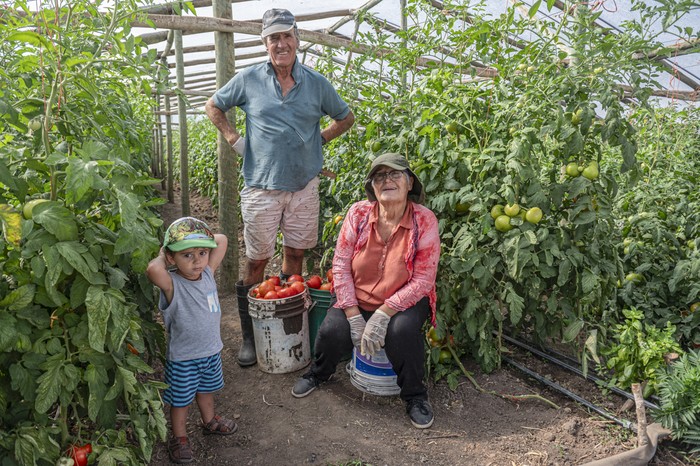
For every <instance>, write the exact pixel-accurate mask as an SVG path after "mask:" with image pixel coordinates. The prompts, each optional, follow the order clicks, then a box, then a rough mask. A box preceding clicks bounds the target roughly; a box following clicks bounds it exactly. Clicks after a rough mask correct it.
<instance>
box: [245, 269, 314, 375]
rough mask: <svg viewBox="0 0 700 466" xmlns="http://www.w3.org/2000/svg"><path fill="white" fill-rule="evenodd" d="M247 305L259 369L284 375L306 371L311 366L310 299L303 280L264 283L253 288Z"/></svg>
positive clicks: (273, 279)
mask: <svg viewBox="0 0 700 466" xmlns="http://www.w3.org/2000/svg"><path fill="white" fill-rule="evenodd" d="M297 277H298V279H297ZM276 283H277V284H276ZM248 303H249V304H248V312H249V313H250V317H251V318H252V321H253V336H254V337H255V352H256V356H257V360H258V368H259V369H260V370H261V371H263V372H268V373H271V374H284V373H288V372H294V371H297V370H299V369H302V368H304V367H306V366H307V365H308V364H309V362H311V348H310V346H309V315H308V309H309V307H310V305H311V299H310V298H309V293H308V290H307V288H306V285H305V284H304V281H303V278H302V277H301V276H299V275H296V276H295V275H292V276H291V277H290V278H289V280H288V281H287V282H286V283H280V282H279V278H278V277H273V278H271V279H268V280H265V281H264V282H262V283H260V284H258V285H257V286H255V287H253V289H252V290H251V292H250V296H248Z"/></svg>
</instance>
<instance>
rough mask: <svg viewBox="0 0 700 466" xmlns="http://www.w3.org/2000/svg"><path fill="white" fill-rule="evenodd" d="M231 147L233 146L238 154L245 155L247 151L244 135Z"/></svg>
mask: <svg viewBox="0 0 700 466" xmlns="http://www.w3.org/2000/svg"><path fill="white" fill-rule="evenodd" d="M231 147H233V151H234V152H235V153H236V154H238V155H243V153H244V152H245V138H244V137H243V136H241V137H239V138H238V139H237V140H236V142H234V143H233V145H232V146H231Z"/></svg>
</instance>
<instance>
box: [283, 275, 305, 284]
mask: <svg viewBox="0 0 700 466" xmlns="http://www.w3.org/2000/svg"><path fill="white" fill-rule="evenodd" d="M294 282H302V283H304V277H302V276H301V275H298V274H296V273H295V274H294V275H291V276H290V277H289V278H288V279H287V283H294Z"/></svg>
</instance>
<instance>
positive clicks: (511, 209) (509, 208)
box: [503, 204, 520, 217]
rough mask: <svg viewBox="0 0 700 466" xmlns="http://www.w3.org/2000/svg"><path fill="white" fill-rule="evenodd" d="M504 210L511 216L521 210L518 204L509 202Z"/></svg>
mask: <svg viewBox="0 0 700 466" xmlns="http://www.w3.org/2000/svg"><path fill="white" fill-rule="evenodd" d="M503 212H504V213H505V214H506V215H507V216H509V217H515V216H516V215H518V213H519V212H520V206H519V205H518V204H512V205H511V204H508V205H507V206H505V207H504V208H503Z"/></svg>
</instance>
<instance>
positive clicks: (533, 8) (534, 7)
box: [527, 0, 542, 18]
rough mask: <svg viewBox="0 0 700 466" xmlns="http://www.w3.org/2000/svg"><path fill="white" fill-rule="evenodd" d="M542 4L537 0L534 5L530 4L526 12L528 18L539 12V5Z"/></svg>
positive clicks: (540, 0)
mask: <svg viewBox="0 0 700 466" xmlns="http://www.w3.org/2000/svg"><path fill="white" fill-rule="evenodd" d="M541 4H542V0H537V1H536V2H535V3H533V4H532V6H531V7H530V9H529V10H528V11H527V15H528V16H529V17H530V18H533V17H534V16H535V15H536V14H537V12H538V11H539V10H540V5H541Z"/></svg>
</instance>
